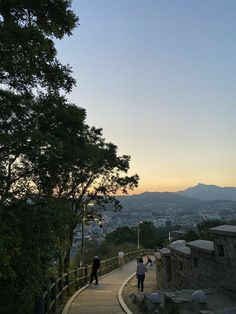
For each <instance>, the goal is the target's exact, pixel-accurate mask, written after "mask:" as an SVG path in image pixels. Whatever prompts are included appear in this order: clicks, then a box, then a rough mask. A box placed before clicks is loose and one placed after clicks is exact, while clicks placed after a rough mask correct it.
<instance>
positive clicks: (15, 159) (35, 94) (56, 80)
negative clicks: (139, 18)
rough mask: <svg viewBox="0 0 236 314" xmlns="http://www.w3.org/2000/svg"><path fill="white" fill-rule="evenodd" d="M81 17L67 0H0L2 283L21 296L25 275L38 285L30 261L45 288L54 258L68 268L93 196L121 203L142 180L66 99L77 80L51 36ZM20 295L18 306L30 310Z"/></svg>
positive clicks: (98, 200)
mask: <svg viewBox="0 0 236 314" xmlns="http://www.w3.org/2000/svg"><path fill="white" fill-rule="evenodd" d="M77 22H78V18H77V17H76V16H75V15H74V13H73V12H72V11H71V1H69V0H57V1H52V0H42V1H25V0H11V1H9V0H0V227H1V234H0V260H1V261H2V263H0V266H1V269H0V281H1V282H0V284H1V287H2V288H3V289H4V288H6V289H5V291H10V289H11V288H12V289H13V290H14V293H15V295H18V292H19V291H20V288H21V284H22V282H25V283H27V284H28V285H29V286H28V287H27V288H29V289H28V290H27V289H26V290H27V291H30V284H31V283H32V285H33V286H32V287H31V288H32V289H31V291H32V294H31V297H33V293H34V292H36V291H38V287H39V286H38V285H35V286H34V284H35V281H34V279H33V278H32V277H33V276H34V273H33V271H32V270H33V269H34V268H35V269H37V274H36V275H37V276H38V278H40V280H39V285H40V287H41V288H42V283H43V279H45V278H46V277H45V276H46V275H47V272H46V270H47V268H48V267H49V266H50V265H51V263H52V261H55V260H56V259H58V258H59V266H60V271H63V270H66V269H68V266H69V252H70V248H71V245H72V238H73V231H74V228H75V226H76V225H77V224H78V223H81V220H82V219H83V217H84V214H85V213H84V209H85V208H86V204H87V203H88V202H89V201H90V200H93V201H94V202H96V206H95V207H94V209H96V210H99V209H101V208H103V207H104V206H105V205H106V204H107V203H109V202H110V203H113V204H114V206H115V207H116V208H118V209H119V208H120V206H119V203H118V202H117V201H116V200H115V194H116V193H118V192H121V193H126V192H127V190H128V189H129V188H131V189H132V188H134V187H136V186H137V184H138V176H137V175H134V176H130V175H128V170H129V161H130V157H129V156H126V155H124V156H118V154H117V147H116V146H115V145H114V144H112V143H107V142H106V141H105V139H104V138H103V136H102V130H101V129H96V128H94V127H89V126H88V125H86V123H85V118H86V114H85V110H84V109H82V108H79V107H77V106H75V105H74V104H71V103H69V102H68V101H67V99H66V93H68V92H69V91H71V89H72V87H73V85H75V80H74V79H73V77H72V76H71V68H70V67H69V66H68V65H62V64H61V63H60V62H59V60H58V59H57V51H56V49H55V45H54V40H55V38H58V39H61V38H63V36H65V35H71V33H72V30H73V28H74V27H75V26H76V24H77ZM27 202H30V203H27ZM35 209H37V211H35ZM31 219H32V225H29V224H30V221H31ZM44 221H45V222H47V223H45V224H44ZM24 224H27V226H26V227H27V228H25V229H24ZM55 226H56V227H55ZM35 227H37V228H38V230H39V232H36V233H35V234H34V231H33V230H34V228H35ZM45 228H46V230H44V229H45ZM15 230H16V231H17V232H15ZM43 230H44V231H43ZM3 232H4V233H3ZM42 232H43V233H44V235H45V237H44V236H43V237H42ZM31 237H32V238H33V240H32V241H31V240H30V238H31ZM39 241H42V243H40V246H38V244H39ZM12 243H14V246H12ZM47 248H49V249H50V250H49V251H51V252H52V254H48V250H47ZM27 252H28V253H27ZM27 254H28V256H27V258H25V255H27ZM29 263H31V266H32V267H30V269H29V272H28V273H27V276H25V281H24V280H23V279H22V278H23V277H24V273H25V268H24V267H26V266H27V264H29ZM17 265H21V267H18V266H17ZM16 272H17V275H16ZM30 279H32V282H31V280H30ZM41 279H42V280H41ZM9 283H10V285H11V286H9V287H8V284H9ZM13 290H12V291H13ZM7 295H8V294H7V293H6V294H5V296H6V297H7ZM5 301H6V300H5ZM18 301H19V302H18V303H17V305H18V306H19V307H18V313H21V312H22V313H27V311H28V310H26V309H25V308H24V309H23V307H21V305H20V304H21V302H22V299H20V298H19V299H18ZM28 301H29V300H28ZM31 301H32V299H31ZM3 303H4V302H3ZM3 303H2V304H3ZM10 305H11V304H10V303H9V306H10ZM0 311H1V310H0ZM29 311H30V310H29ZM3 312H4V313H8V312H7V310H4V311H3Z"/></svg>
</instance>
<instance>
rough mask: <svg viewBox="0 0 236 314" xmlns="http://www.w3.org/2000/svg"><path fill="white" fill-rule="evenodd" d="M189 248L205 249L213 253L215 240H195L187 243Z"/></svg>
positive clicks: (206, 251)
mask: <svg viewBox="0 0 236 314" xmlns="http://www.w3.org/2000/svg"><path fill="white" fill-rule="evenodd" d="M186 245H187V246H188V247H189V248H192V249H197V250H201V251H204V252H205V253H212V252H213V251H214V243H213V241H207V240H195V241H191V242H188V243H186Z"/></svg>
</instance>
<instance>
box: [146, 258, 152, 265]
mask: <svg viewBox="0 0 236 314" xmlns="http://www.w3.org/2000/svg"><path fill="white" fill-rule="evenodd" d="M146 266H147V267H152V260H151V258H150V257H149V256H147V262H146Z"/></svg>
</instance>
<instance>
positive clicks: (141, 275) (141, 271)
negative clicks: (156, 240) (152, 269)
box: [136, 258, 147, 292]
mask: <svg viewBox="0 0 236 314" xmlns="http://www.w3.org/2000/svg"><path fill="white" fill-rule="evenodd" d="M146 271H147V269H146V267H145V266H144V264H143V259H142V258H140V259H139V260H138V264H137V270H136V276H137V279H138V291H140V290H141V292H143V287H144V284H143V283H144V279H145V273H146Z"/></svg>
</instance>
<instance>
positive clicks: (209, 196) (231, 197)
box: [176, 183, 236, 201]
mask: <svg viewBox="0 0 236 314" xmlns="http://www.w3.org/2000/svg"><path fill="white" fill-rule="evenodd" d="M176 194H177V195H182V196H187V197H193V198H196V199H199V200H203V201H215V200H228V201H236V188H235V187H223V188H222V187H220V186H217V185H206V184H203V183H199V184H198V185H196V186H194V187H190V188H188V189H186V190H184V191H179V192H177V193H176Z"/></svg>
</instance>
